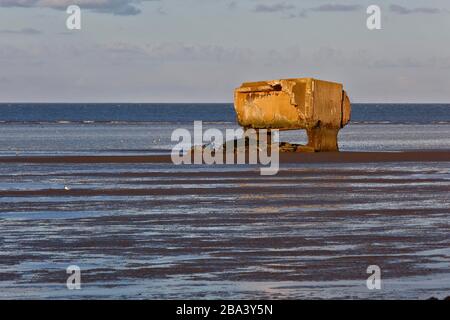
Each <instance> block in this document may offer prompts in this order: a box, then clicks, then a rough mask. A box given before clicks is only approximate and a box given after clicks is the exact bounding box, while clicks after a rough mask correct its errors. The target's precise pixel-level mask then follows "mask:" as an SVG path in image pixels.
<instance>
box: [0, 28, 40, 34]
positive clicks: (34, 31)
mask: <svg viewBox="0 0 450 320" xmlns="http://www.w3.org/2000/svg"><path fill="white" fill-rule="evenodd" d="M41 33H42V32H41V31H40V30H37V29H33V28H23V29H20V30H0V34H24V35H37V34H41Z"/></svg>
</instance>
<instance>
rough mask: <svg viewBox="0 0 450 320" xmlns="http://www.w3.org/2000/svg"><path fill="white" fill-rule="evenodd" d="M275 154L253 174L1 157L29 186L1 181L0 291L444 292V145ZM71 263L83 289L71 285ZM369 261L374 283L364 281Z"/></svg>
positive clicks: (164, 161) (448, 172) (447, 197)
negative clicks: (379, 285)
mask: <svg viewBox="0 0 450 320" xmlns="http://www.w3.org/2000/svg"><path fill="white" fill-rule="evenodd" d="M280 162H281V168H280V172H279V173H278V174H277V175H275V176H261V175H260V174H259V170H258V168H257V167H255V166H245V165H241V166H232V165H230V166H221V167H220V166H219V167H215V166H206V165H204V166H194V165H192V166H189V165H186V166H174V165H172V164H171V162H170V156H168V155H166V156H162V155H155V156H82V157H76V156H51V157H42V156H35V157H1V158H0V163H1V166H2V172H1V175H0V181H1V182H2V183H5V182H7V181H14V180H16V178H15V175H16V174H20V179H21V181H27V185H28V187H26V188H23V187H20V186H19V185H18V186H16V188H13V189H14V190H11V189H10V190H1V191H0V197H1V199H2V208H1V210H0V226H1V230H2V234H1V236H0V239H1V243H2V249H3V250H2V259H1V263H0V264H1V266H2V272H1V273H0V281H2V293H1V295H2V297H8V298H11V297H14V298H24V297H29V298H69V297H80V298H81V297H83V298H86V297H97V298H114V297H125V298H153V299H159V298H204V297H208V298H288V299H289V298H290V299H293V298H388V299H389V298H419V299H425V298H429V297H431V296H437V297H444V296H446V295H448V293H449V292H450V281H448V280H449V279H450V274H449V272H448V271H449V258H450V251H449V247H450V239H449V238H448V230H449V227H450V212H449V210H448V206H449V203H450V192H449V191H450V166H449V163H450V151H443V150H441V151H429V152H419V151H415V152H411V151H409V152H342V153H329V154H328V153H320V154H319V153H316V154H282V155H281V157H280ZM18 165H21V167H20V168H24V167H22V166H24V165H25V168H26V170H23V169H22V171H21V172H20V173H19V172H17V168H18V167H17V166H18ZM6 171H7V172H6ZM30 185H34V187H30ZM45 185H47V186H48V185H52V187H51V188H44V187H43V186H45ZM65 187H67V188H66V189H67V190H66V189H65ZM12 216H14V219H11V217H12ZM69 265H78V266H80V268H81V270H82V283H83V290H80V291H69V290H67V288H66V286H65V281H66V278H67V274H66V271H65V268H66V267H67V266H69ZM369 265H378V266H380V268H381V270H382V276H383V290H380V291H376V290H375V291H370V290H368V289H367V287H366V279H367V278H368V276H369V274H367V273H366V269H367V267H368V266H369Z"/></svg>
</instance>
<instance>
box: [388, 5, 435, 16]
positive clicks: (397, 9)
mask: <svg viewBox="0 0 450 320" xmlns="http://www.w3.org/2000/svg"><path fill="white" fill-rule="evenodd" d="M389 9H390V10H391V12H394V13H397V14H403V15H406V14H413V13H423V14H437V13H441V10H440V9H438V8H431V7H420V8H413V9H410V8H406V7H403V6H399V5H396V4H393V5H391V6H390V7H389Z"/></svg>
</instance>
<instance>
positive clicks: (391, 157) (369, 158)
mask: <svg viewBox="0 0 450 320" xmlns="http://www.w3.org/2000/svg"><path fill="white" fill-rule="evenodd" d="M430 161H431V162H435V161H450V151H447V150H444V151H443V150H439V151H401V152H323V153H281V154H280V163H358V162H360V163H363V162H372V163H378V162H430ZM0 163H172V160H171V157H170V155H149V156H134V155H133V156H109V155H108V156H92V155H86V156H51V157H46V156H9V157H0Z"/></svg>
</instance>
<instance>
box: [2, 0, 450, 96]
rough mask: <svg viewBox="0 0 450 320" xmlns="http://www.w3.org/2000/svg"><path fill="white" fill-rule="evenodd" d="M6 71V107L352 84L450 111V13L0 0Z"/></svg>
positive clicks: (308, 0)
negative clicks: (377, 17) (308, 83)
mask: <svg viewBox="0 0 450 320" xmlns="http://www.w3.org/2000/svg"><path fill="white" fill-rule="evenodd" d="M69 4H79V5H80V7H81V8H82V30H80V31H69V30H67V29H66V25H65V21H66V19H67V17H68V15H67V14H66V13H65V10H64V9H65V8H66V7H67V6H68V5H69ZM370 4H377V5H379V6H380V7H381V9H382V30H376V31H369V30H368V29H367V28H366V18H367V14H366V8H367V6H368V5H370ZM0 70H1V71H0V88H2V89H1V90H0V101H3V102H19V101H20V102H33V101H41V102H231V101H232V98H233V89H234V88H235V87H237V86H239V84H240V83H241V82H244V81H252V80H264V79H276V78H287V77H316V78H319V79H324V80H332V81H338V82H343V83H344V85H345V87H346V88H347V90H348V92H349V93H350V96H351V98H352V100H353V101H354V102H450V3H449V2H448V0H434V1H433V0H431V1H430V0H429V1H422V0H407V1H387V0H371V1H351V0H349V1H334V2H333V1H327V0H305V1H289V0H286V1H264V0H240V1H232V0H159V1H158V0H79V1H77V0H0Z"/></svg>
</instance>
